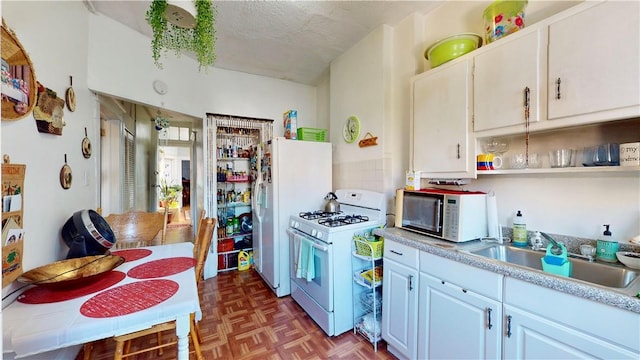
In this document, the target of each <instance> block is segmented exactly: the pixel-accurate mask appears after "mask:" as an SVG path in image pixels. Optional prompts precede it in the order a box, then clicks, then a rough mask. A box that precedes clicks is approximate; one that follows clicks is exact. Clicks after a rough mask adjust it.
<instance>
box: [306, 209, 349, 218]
mask: <svg viewBox="0 0 640 360" xmlns="http://www.w3.org/2000/svg"><path fill="white" fill-rule="evenodd" d="M341 213H342V211H340V212H327V211H322V210H316V211H305V212H301V213H300V214H299V216H300V217H301V218H303V219H306V220H317V219H325V218H328V217H331V216H335V215H339V214H341Z"/></svg>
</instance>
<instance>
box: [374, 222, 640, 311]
mask: <svg viewBox="0 0 640 360" xmlns="http://www.w3.org/2000/svg"><path fill="white" fill-rule="evenodd" d="M374 233H375V234H376V235H379V236H383V237H384V238H386V239H389V240H393V241H395V242H398V243H401V244H404V245H407V246H411V247H413V248H416V249H418V250H421V251H425V252H428V253H431V254H434V255H437V256H441V257H444V258H447V259H450V260H453V261H457V262H460V263H463V264H467V265H471V266H474V267H477V268H480V269H485V270H489V271H492V272H495V273H498V274H502V275H504V276H510V277H513V278H515V279H519V280H523V281H527V282H530V283H533V284H536V285H540V286H544V287H547V288H550V289H553V290H557V291H561V292H564V293H567V294H571V295H574V296H578V297H581V298H585V299H589V300H593V301H596V302H599V303H603V304H607V305H611V306H615V307H618V308H621V309H624V310H629V311H633V312H636V313H640V298H638V297H637V296H636V294H638V292H639V291H640V277H638V278H636V280H634V282H633V283H632V284H631V285H630V286H629V287H627V288H624V289H616V288H609V287H605V286H600V285H596V284H592V283H588V282H585V281H581V280H577V279H572V278H566V277H561V276H556V275H553V274H549V273H545V272H543V271H540V270H536V269H531V268H528V267H524V266H519V265H514V264H510V263H506V262H502V261H498V260H493V259H489V258H485V257H482V256H478V255H473V254H470V253H468V251H469V250H471V249H474V248H478V247H481V246H485V244H484V243H482V242H480V241H470V242H465V243H453V242H450V241H444V240H441V239H437V238H433V237H430V236H426V235H420V234H417V233H413V232H411V231H407V230H403V229H400V228H385V229H376V230H374Z"/></svg>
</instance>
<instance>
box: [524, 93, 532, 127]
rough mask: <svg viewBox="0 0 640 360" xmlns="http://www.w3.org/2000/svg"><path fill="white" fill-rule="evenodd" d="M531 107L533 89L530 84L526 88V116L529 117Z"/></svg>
mask: <svg viewBox="0 0 640 360" xmlns="http://www.w3.org/2000/svg"><path fill="white" fill-rule="evenodd" d="M530 109H531V89H529V87H528V86H526V87H525V88H524V118H525V119H529V110H530Z"/></svg>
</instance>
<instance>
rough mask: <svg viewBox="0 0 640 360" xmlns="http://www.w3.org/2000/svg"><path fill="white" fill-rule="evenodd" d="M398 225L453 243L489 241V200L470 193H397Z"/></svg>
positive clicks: (437, 191)
mask: <svg viewBox="0 0 640 360" xmlns="http://www.w3.org/2000/svg"><path fill="white" fill-rule="evenodd" d="M395 225H396V227H399V228H402V229H406V230H410V231H414V232H417V233H420V234H425V235H429V236H434V237H438V238H441V239H444V240H449V241H454V242H463V241H471V240H476V239H479V238H481V237H486V236H487V233H488V228H487V197H486V194H485V193H482V192H471V191H453V190H444V189H424V190H405V189H398V190H397V191H396V223H395Z"/></svg>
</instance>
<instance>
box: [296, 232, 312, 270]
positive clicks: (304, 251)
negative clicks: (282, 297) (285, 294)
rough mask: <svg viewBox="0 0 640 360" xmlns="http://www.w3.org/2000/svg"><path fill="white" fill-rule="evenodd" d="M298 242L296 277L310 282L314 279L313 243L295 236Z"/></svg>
mask: <svg viewBox="0 0 640 360" xmlns="http://www.w3.org/2000/svg"><path fill="white" fill-rule="evenodd" d="M296 238H298V239H296V240H298V241H299V242H300V248H299V250H298V264H296V277H297V278H302V279H305V280H307V281H311V280H313V279H314V278H315V277H316V267H315V262H314V258H315V248H314V247H313V242H312V241H310V240H307V239H305V238H304V237H302V236H299V235H296Z"/></svg>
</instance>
